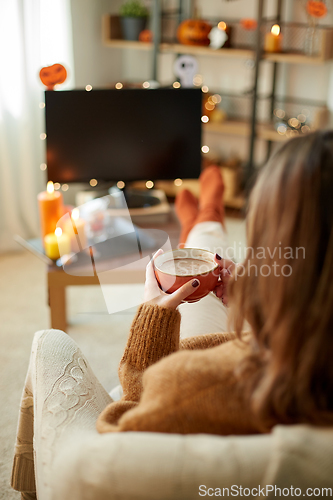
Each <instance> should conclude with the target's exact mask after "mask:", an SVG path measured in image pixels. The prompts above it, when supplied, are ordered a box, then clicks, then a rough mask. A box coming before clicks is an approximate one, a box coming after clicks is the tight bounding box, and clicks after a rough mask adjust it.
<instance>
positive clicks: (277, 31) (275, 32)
mask: <svg viewBox="0 0 333 500" xmlns="http://www.w3.org/2000/svg"><path fill="white" fill-rule="evenodd" d="M271 33H272V35H275V36H278V35H279V34H280V26H279V25H278V24H274V26H272V29H271Z"/></svg>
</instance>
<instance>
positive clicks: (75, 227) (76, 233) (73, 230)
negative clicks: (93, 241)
mask: <svg viewBox="0 0 333 500" xmlns="http://www.w3.org/2000/svg"><path fill="white" fill-rule="evenodd" d="M85 226H86V221H85V220H83V219H80V211H79V209H78V208H74V210H72V214H71V216H70V217H68V216H67V220H66V222H65V224H64V231H65V232H66V233H67V234H68V235H69V237H70V240H71V245H72V250H73V252H75V253H77V252H80V251H81V250H83V249H84V248H86V246H87V238H86V232H85Z"/></svg>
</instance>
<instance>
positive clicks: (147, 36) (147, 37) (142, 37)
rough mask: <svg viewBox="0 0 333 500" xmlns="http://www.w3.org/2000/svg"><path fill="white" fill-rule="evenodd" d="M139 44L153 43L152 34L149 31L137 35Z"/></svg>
mask: <svg viewBox="0 0 333 500" xmlns="http://www.w3.org/2000/svg"><path fill="white" fill-rule="evenodd" d="M139 41H140V42H146V43H147V42H152V41H153V33H152V31H151V30H142V31H141V32H140V34H139Z"/></svg>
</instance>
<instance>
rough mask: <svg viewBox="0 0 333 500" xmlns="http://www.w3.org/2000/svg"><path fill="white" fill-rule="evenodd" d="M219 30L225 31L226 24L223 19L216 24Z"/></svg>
mask: <svg viewBox="0 0 333 500" xmlns="http://www.w3.org/2000/svg"><path fill="white" fill-rule="evenodd" d="M217 27H218V29H219V30H223V31H225V30H226V29H227V25H226V23H225V22H224V21H220V22H219V24H218V25H217Z"/></svg>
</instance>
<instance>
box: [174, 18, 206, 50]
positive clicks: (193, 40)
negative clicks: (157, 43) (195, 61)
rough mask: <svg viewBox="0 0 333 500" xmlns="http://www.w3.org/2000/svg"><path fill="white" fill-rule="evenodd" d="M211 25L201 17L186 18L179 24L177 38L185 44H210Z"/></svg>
mask: <svg viewBox="0 0 333 500" xmlns="http://www.w3.org/2000/svg"><path fill="white" fill-rule="evenodd" d="M210 30H211V25H210V24H208V23H207V22H206V21H202V20H201V19H186V21H183V22H182V23H180V25H179V26H178V30H177V38H178V40H179V42H180V43H182V44H184V45H209V44H210V40H209V38H208V34H209V32H210Z"/></svg>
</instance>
